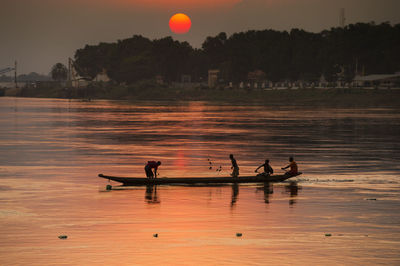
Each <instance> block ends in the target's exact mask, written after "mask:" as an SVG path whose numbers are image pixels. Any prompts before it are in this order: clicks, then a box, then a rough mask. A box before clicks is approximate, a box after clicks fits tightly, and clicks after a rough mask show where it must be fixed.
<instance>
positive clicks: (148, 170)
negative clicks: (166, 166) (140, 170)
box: [144, 161, 161, 178]
mask: <svg viewBox="0 0 400 266" xmlns="http://www.w3.org/2000/svg"><path fill="white" fill-rule="evenodd" d="M160 165H161V162H160V161H158V162H155V161H148V162H147V164H146V166H145V167H144V171H145V172H146V176H147V178H154V177H157V168H158V166H160ZM151 169H154V174H153V171H152V170H151Z"/></svg>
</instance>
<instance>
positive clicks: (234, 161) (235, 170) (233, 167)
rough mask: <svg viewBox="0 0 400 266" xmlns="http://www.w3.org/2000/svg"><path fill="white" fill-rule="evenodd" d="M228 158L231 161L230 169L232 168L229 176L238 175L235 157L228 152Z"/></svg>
mask: <svg viewBox="0 0 400 266" xmlns="http://www.w3.org/2000/svg"><path fill="white" fill-rule="evenodd" d="M229 158H230V159H231V162H232V167H231V169H233V170H232V174H231V176H232V177H238V176H239V166H238V164H237V162H236V159H235V158H234V157H233V154H230V155H229Z"/></svg>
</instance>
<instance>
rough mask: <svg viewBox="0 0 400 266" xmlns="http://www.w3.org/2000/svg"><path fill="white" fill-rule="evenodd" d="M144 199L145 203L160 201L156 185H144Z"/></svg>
mask: <svg viewBox="0 0 400 266" xmlns="http://www.w3.org/2000/svg"><path fill="white" fill-rule="evenodd" d="M144 197H145V199H146V201H147V203H160V200H159V199H158V196H157V186H153V185H147V186H146V194H145V196H144Z"/></svg>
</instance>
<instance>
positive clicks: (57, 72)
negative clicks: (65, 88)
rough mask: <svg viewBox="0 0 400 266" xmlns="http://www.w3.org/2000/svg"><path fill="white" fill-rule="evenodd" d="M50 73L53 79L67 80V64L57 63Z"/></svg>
mask: <svg viewBox="0 0 400 266" xmlns="http://www.w3.org/2000/svg"><path fill="white" fill-rule="evenodd" d="M50 74H51V78H52V79H53V80H57V81H62V80H67V76H68V69H67V67H66V66H65V65H63V64H61V63H57V64H55V65H54V66H53V67H52V68H51V73H50Z"/></svg>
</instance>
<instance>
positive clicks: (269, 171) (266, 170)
mask: <svg viewBox="0 0 400 266" xmlns="http://www.w3.org/2000/svg"><path fill="white" fill-rule="evenodd" d="M261 167H264V173H261V174H260V175H267V176H269V175H272V174H273V173H274V169H272V167H271V165H269V160H265V163H264V164H262V165H260V166H259V167H257V169H256V170H255V171H254V172H256V173H257V171H258V169H260V168H261Z"/></svg>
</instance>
